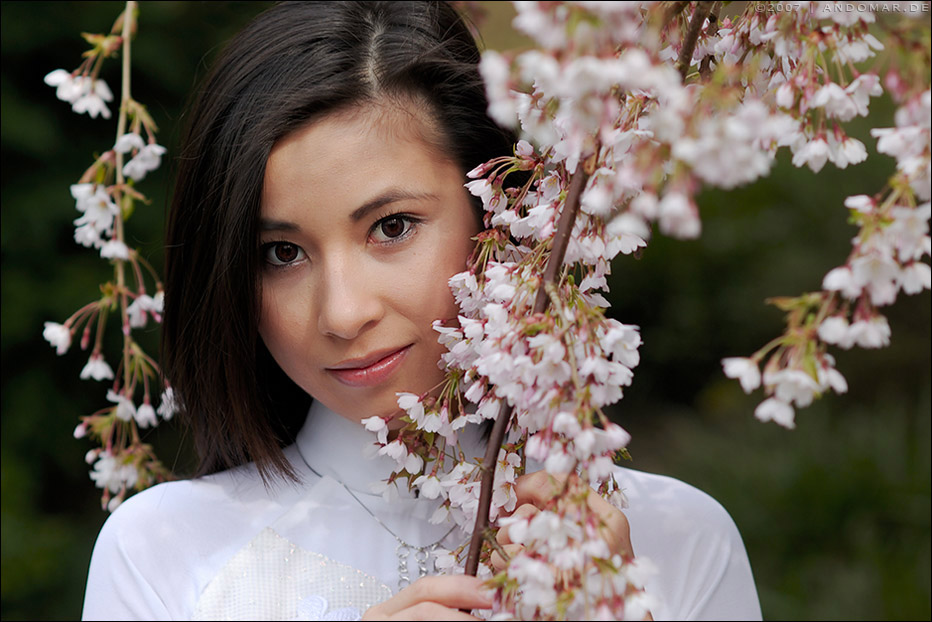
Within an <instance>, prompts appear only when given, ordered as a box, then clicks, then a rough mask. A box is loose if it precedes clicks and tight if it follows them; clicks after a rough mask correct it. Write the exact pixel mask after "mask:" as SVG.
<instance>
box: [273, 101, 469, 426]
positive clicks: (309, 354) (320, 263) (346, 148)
mask: <svg viewBox="0 0 932 622" xmlns="http://www.w3.org/2000/svg"><path fill="white" fill-rule="evenodd" d="M430 131H432V130H431V129H430V128H428V127H427V125H426V124H425V123H424V120H423V118H422V115H421V114H417V113H411V112H410V111H408V110H405V109H402V110H399V109H397V108H395V109H389V108H388V107H383V106H374V107H373V108H372V109H368V110H363V109H360V108H354V109H352V110H349V111H345V112H339V113H334V114H331V115H329V116H327V117H324V118H323V119H321V120H319V121H316V122H314V123H312V124H310V125H308V126H306V127H304V128H302V129H299V130H297V131H295V132H294V133H292V134H290V135H288V136H286V137H285V138H284V139H282V140H280V141H279V142H278V143H277V144H276V145H275V147H274V148H273V149H272V153H271V155H270V156H269V161H268V165H267V168H266V172H265V184H264V188H263V194H262V208H261V223H260V233H259V235H260V244H261V245H262V251H261V260H262V264H261V266H260V270H261V274H262V310H261V317H260V322H259V332H260V334H261V335H262V339H263V340H264V342H265V345H266V346H267V347H268V349H269V351H270V352H271V353H272V356H273V357H275V360H276V361H277V362H278V364H279V365H280V366H281V368H282V369H283V370H284V371H285V373H287V374H288V376H289V377H290V378H291V379H292V380H293V381H294V382H295V383H297V384H298V385H299V386H300V387H301V388H303V389H304V390H305V391H307V392H308V393H309V394H310V395H311V396H313V397H314V398H315V399H317V400H320V401H321V402H322V403H323V404H324V405H326V406H327V407H329V408H330V409H331V410H333V411H335V412H337V413H339V414H340V415H342V416H343V417H346V418H347V419H350V420H353V421H359V420H361V419H364V418H366V417H371V416H373V415H379V416H382V417H387V416H393V415H398V414H400V411H399V408H398V406H397V397H396V393H398V392H400V391H407V392H412V393H417V394H420V393H424V392H426V391H429V390H430V389H432V388H433V387H434V386H436V385H437V384H439V383H440V382H441V381H442V380H443V372H442V371H441V370H440V369H439V368H438V365H437V363H438V361H439V360H440V355H441V354H442V353H443V351H444V348H443V346H441V345H440V344H438V343H437V336H438V335H437V333H436V332H435V331H434V330H433V329H432V327H431V323H432V322H433V321H434V320H437V319H441V320H450V319H453V318H455V317H456V313H457V307H456V305H455V303H454V300H453V296H452V294H451V293H450V290H449V287H448V286H447V280H448V279H449V278H450V277H451V276H452V275H454V274H455V273H457V272H461V271H462V270H463V269H464V268H465V261H466V258H467V257H468V256H469V254H470V252H471V251H472V248H473V242H472V241H471V240H470V238H471V237H472V236H474V235H475V234H476V233H477V232H478V230H479V227H478V220H477V217H476V214H475V212H474V210H473V207H472V205H471V202H470V199H469V195H468V194H467V192H466V190H465V188H464V187H463V182H464V179H463V175H462V173H461V172H460V171H459V169H458V167H457V166H456V165H455V164H454V163H453V162H451V161H450V160H449V159H447V158H444V157H442V156H440V155H438V150H437V149H436V148H432V147H431V145H429V144H428V143H427V142H426V141H425V139H424V138H423V135H424V134H425V133H429V132H430ZM398 426H399V424H395V425H394V426H392V427H398Z"/></svg>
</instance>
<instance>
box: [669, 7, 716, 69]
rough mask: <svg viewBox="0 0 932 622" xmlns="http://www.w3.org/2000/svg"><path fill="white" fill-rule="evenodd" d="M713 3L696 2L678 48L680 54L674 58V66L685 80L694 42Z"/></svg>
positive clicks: (694, 46) (696, 40)
mask: <svg viewBox="0 0 932 622" xmlns="http://www.w3.org/2000/svg"><path fill="white" fill-rule="evenodd" d="M715 4H716V3H715V2H697V3H696V9H695V10H694V11H693V16H692V19H690V21H689V29H688V30H687V31H686V39H684V40H683V47H681V48H680V55H679V57H678V58H677V60H676V66H677V68H678V69H679V71H680V77H681V78H683V80H686V74H687V73H688V72H689V65H690V61H691V60H692V57H693V52H694V51H695V49H696V43H697V42H698V41H699V32H700V31H701V30H702V25H703V24H704V23H705V20H706V18H707V17H708V16H709V14H710V13H711V12H712V9H713V8H714V5H715Z"/></svg>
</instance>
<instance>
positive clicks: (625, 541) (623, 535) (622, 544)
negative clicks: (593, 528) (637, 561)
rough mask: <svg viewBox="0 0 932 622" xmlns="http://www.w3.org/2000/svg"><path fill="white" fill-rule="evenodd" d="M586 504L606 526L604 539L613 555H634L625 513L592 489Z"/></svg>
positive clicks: (629, 527)
mask: <svg viewBox="0 0 932 622" xmlns="http://www.w3.org/2000/svg"><path fill="white" fill-rule="evenodd" d="M586 503H587V505H588V506H589V509H591V510H592V511H593V512H595V513H596V514H598V516H599V518H600V519H602V522H603V523H604V524H605V530H606V531H607V532H608V533H605V534H603V537H605V540H606V542H607V543H608V546H609V549H611V551H612V553H617V554H619V555H622V556H623V557H624V556H629V555H634V549H633V548H632V546H631V526H630V524H629V523H628V517H627V516H625V514H624V512H622V511H621V510H619V509H618V508H616V507H615V506H614V505H612V504H611V503H609V502H608V501H606V500H605V499H603V498H602V495H600V494H599V493H597V492H596V491H595V490H592V489H590V492H589V496H588V497H587V498H586Z"/></svg>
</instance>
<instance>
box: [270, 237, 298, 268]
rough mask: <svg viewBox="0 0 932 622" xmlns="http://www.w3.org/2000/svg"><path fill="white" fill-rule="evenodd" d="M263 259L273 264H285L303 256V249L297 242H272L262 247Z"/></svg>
mask: <svg viewBox="0 0 932 622" xmlns="http://www.w3.org/2000/svg"><path fill="white" fill-rule="evenodd" d="M263 251H264V252H263V254H264V256H265V261H266V262H268V263H270V264H271V265H273V266H287V265H289V264H293V263H295V262H296V261H299V260H301V259H303V258H304V251H303V250H302V249H301V247H300V246H298V245H297V244H291V243H289V242H273V243H271V244H266V245H265V246H264V247H263Z"/></svg>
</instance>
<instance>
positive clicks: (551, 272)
mask: <svg viewBox="0 0 932 622" xmlns="http://www.w3.org/2000/svg"><path fill="white" fill-rule="evenodd" d="M588 179H589V175H588V173H586V171H585V170H584V169H583V167H582V166H581V167H580V168H579V169H578V170H577V171H576V173H575V174H574V175H573V179H572V181H571V182H570V189H569V192H568V193H567V196H566V203H565V204H564V207H563V212H562V213H561V214H560V222H559V223H557V232H556V234H555V235H554V239H553V248H552V250H551V251H550V258H549V259H548V260H547V267H546V268H545V269H544V278H543V281H542V282H541V284H540V289H538V290H537V298H536V299H535V300H534V310H533V313H543V312H544V311H545V310H546V309H547V303H548V301H549V296H548V293H547V289H548V288H552V287H553V286H554V285H555V284H556V281H557V275H559V274H560V272H561V268H562V267H563V258H564V257H565V256H566V248H567V247H568V246H569V242H570V234H571V233H572V232H573V225H574V224H575V223H576V214H577V213H578V212H579V201H580V198H581V196H582V191H583V188H584V187H585V186H586V181H587V180H588ZM513 412H514V411H513V409H512V408H508V409H507V411H506V412H505V413H502V412H499V415H498V417H497V418H496V419H495V423H494V424H493V426H492V433H491V434H490V435H489V444H488V445H487V446H486V450H485V457H484V458H483V460H482V466H481V469H482V480H481V482H482V484H481V488H480V489H479V509H478V511H477V512H476V524H475V526H474V527H473V531H472V539H471V540H470V542H469V555H468V556H467V557H466V574H468V575H472V576H476V573H477V572H478V571H479V555H480V554H481V553H482V542H483V540H484V539H485V533H486V529H488V526H489V510H490V509H491V507H492V486H493V484H494V481H495V463H496V462H497V461H498V451H499V449H501V446H502V441H503V440H504V439H505V432H506V431H507V430H508V423H509V422H510V421H511V416H512V414H513Z"/></svg>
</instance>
